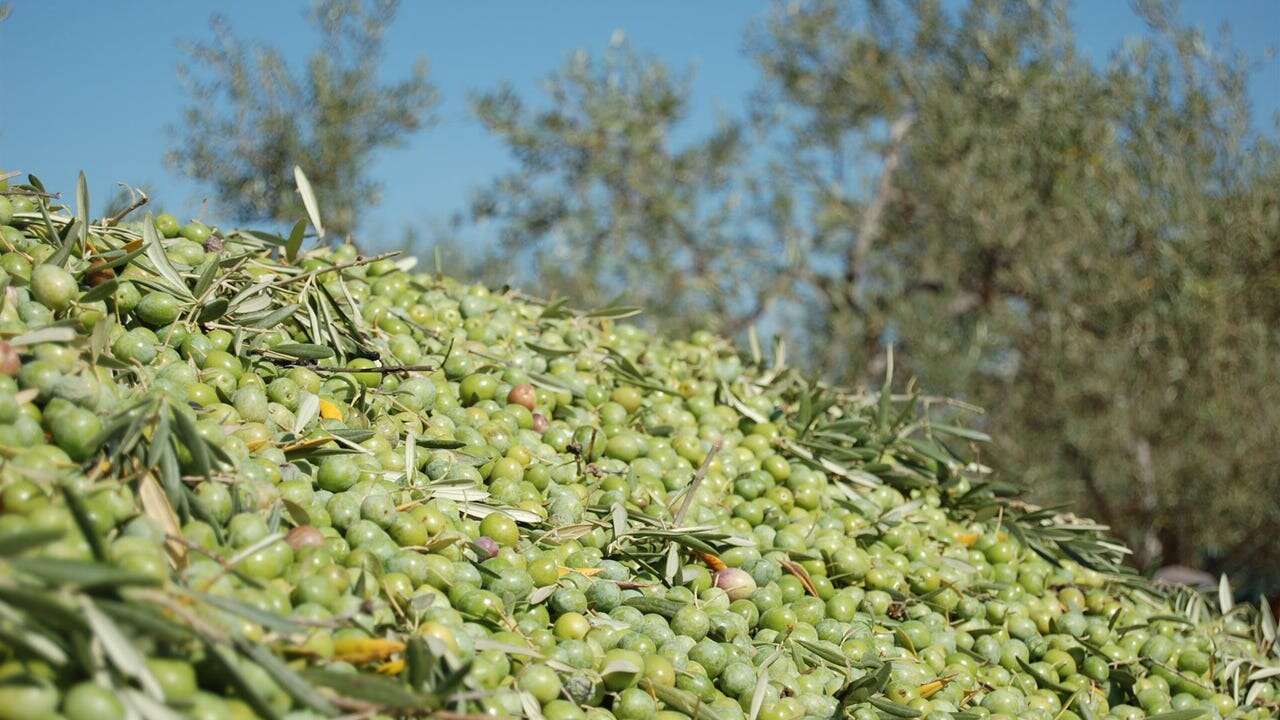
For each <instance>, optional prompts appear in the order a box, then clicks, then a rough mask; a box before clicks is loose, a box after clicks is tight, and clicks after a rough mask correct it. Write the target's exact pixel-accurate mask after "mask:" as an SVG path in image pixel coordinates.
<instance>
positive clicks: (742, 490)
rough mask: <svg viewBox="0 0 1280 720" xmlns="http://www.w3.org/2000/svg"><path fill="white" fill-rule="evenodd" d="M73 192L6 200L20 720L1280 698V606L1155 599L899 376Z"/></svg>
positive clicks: (1247, 713) (446, 717) (1, 483)
mask: <svg viewBox="0 0 1280 720" xmlns="http://www.w3.org/2000/svg"><path fill="white" fill-rule="evenodd" d="M76 195H77V202H76V203H64V202H63V201H62V200H61V199H60V197H59V196H57V195H54V194H51V193H49V192H47V191H46V190H45V188H44V187H43V186H42V185H41V184H40V183H39V181H38V180H36V179H35V178H31V179H30V182H28V183H26V184H17V183H16V182H12V181H11V183H10V184H8V185H6V186H5V187H4V189H3V190H0V252H2V253H3V254H2V256H0V288H2V289H3V290H2V295H0V720H37V719H49V720H52V719H54V718H66V719H67V720H90V719H93V720H114V719H116V718H126V717H128V718H145V719H147V720H151V719H153V718H154V719H167V718H176V717H190V718H201V719H208V720H214V719H218V720H222V719H232V718H236V719H239V718H246V719H247V718H290V719H301V718H315V717H338V716H342V717H355V718H380V717H427V716H430V717H437V718H440V719H441V720H466V719H468V718H472V717H477V716H482V715H487V716H497V717H508V716H510V717H516V716H523V717H527V718H532V719H533V720H611V719H612V718H616V719H617V720H685V719H686V718H700V719H704V720H828V719H832V718H853V719H855V720H871V719H878V718H916V717H919V718H927V719H928V720H944V719H947V718H953V719H957V720H959V719H967V718H992V719H995V718H1002V719H1003V718H1024V719H1029V720H1075V719H1076V718H1083V719H1084V720H1091V719H1099V720H1100V719H1103V718H1113V719H1116V720H1120V719H1124V720H1129V719H1134V718H1162V719H1164V720H1180V719H1182V720H1188V719H1190V718H1196V717H1204V718H1270V717H1275V716H1276V711H1277V708H1278V707H1280V651H1277V645H1276V637H1275V634H1276V632H1275V628H1276V623H1275V620H1274V618H1273V617H1272V616H1271V614H1270V612H1269V611H1268V610H1267V609H1266V608H1265V607H1261V606H1253V605H1248V604H1244V603H1242V604H1238V605H1237V604H1235V603H1234V602H1233V598H1232V593H1231V591H1230V588H1229V586H1227V584H1226V583H1225V581H1224V583H1223V587H1222V592H1220V593H1215V594H1211V595H1207V596H1206V595H1202V594H1199V593H1196V592H1194V591H1191V590H1186V589H1178V588H1167V587H1157V586H1155V585H1152V584H1151V583H1150V582H1148V581H1146V580H1144V579H1142V578H1140V577H1138V576H1136V575H1134V574H1133V573H1131V572H1129V571H1126V570H1125V569H1124V568H1123V566H1122V560H1123V555H1124V554H1125V552H1126V550H1125V548H1124V547H1123V546H1121V545H1120V544H1118V543H1117V542H1116V541H1115V540H1113V539H1110V537H1109V536H1108V535H1107V534H1106V529H1105V528H1101V527H1099V526H1097V525H1096V524H1093V523H1092V522H1090V521H1088V520H1085V519H1081V518H1078V517H1075V516H1072V515H1070V514H1068V513H1064V512H1062V511H1061V510H1050V509H1040V508H1037V507H1035V506H1032V505H1029V504H1027V503H1025V502H1023V501H1021V500H1019V499H1018V497H1017V495H1016V492H1015V491H1014V490H1013V489H1012V488H1011V487H1010V486H1009V485H1007V484H1006V483H1004V482H1001V481H1000V480H999V479H998V478H996V477H995V476H994V475H993V474H992V473H991V471H990V470H989V469H988V468H987V467H985V466H983V465H982V464H981V463H980V462H979V458H980V454H979V452H978V450H979V449H980V447H981V444H982V443H983V442H984V441H985V440H986V438H985V436H984V435H983V434H982V433H981V432H978V431H976V430H972V429H968V428H967V427H966V426H965V425H964V420H965V418H964V414H965V412H966V409H965V408H964V407H963V406H962V405H961V404H958V403H952V402H948V401H945V400H941V399H938V398H931V397H927V396H924V395H921V394H920V393H918V392H916V391H915V389H914V386H913V385H910V384H905V385H903V384H901V383H900V384H899V387H898V390H897V391H896V392H897V394H895V392H894V391H893V390H892V388H893V387H894V384H893V382H892V376H891V372H892V371H890V377H887V378H886V379H885V382H884V386H883V387H882V388H879V389H872V390H857V389H847V388H840V387H834V386H830V385H826V384H823V383H820V382H815V381H813V380H812V379H810V378H808V377H806V375H805V374H804V373H803V372H801V371H799V370H797V369H795V368H793V367H791V366H789V365H788V364H787V360H786V357H785V347H784V346H783V345H781V344H780V343H778V344H775V346H774V347H773V348H772V352H768V353H766V352H762V351H761V350H760V349H759V347H758V344H757V343H754V342H753V343H752V350H751V352H749V353H745V354H739V352H738V351H737V350H735V348H734V347H733V346H732V345H731V344H730V343H729V342H728V341H726V340H725V339H723V338H719V337H715V336H713V335H711V334H708V333H705V332H697V333H693V334H692V335H691V336H690V337H688V338H684V339H670V338H664V337H660V336H655V335H654V334H651V333H650V332H647V331H646V330H644V329H642V327H640V326H638V325H636V324H632V323H629V322H624V321H623V320H624V319H625V318H627V317H629V316H631V315H634V314H635V313H636V311H635V310H634V309H633V308H627V307H622V306H610V307H605V308H600V309H596V310H583V309H579V308H576V307H574V305H573V301H572V299H568V300H556V301H545V300H540V299H537V298H533V297H529V296H526V295H523V294H521V293H518V292H515V291H512V290H509V289H504V290H502V291H500V292H495V291H491V290H488V289H486V288H484V287H480V286H477V285H468V284H465V283H462V282H459V281H457V280H454V279H451V278H449V277H446V276H444V275H443V274H441V273H440V272H439V271H438V270H431V271H424V270H422V269H421V268H420V267H419V266H417V265H415V259H414V258H411V257H403V256H401V255H398V254H394V253H387V254H383V255H374V256H363V255H361V254H360V253H359V252H358V251H357V249H356V248H355V247H353V246H352V245H350V244H338V245H335V246H327V245H326V244H325V243H324V242H323V241H321V242H309V243H308V244H309V245H313V246H315V249H309V250H304V249H303V247H302V246H303V243H304V237H305V236H306V235H307V232H306V228H307V227H308V226H307V223H305V222H300V223H299V224H298V225H297V226H296V227H295V228H294V229H293V232H292V233H290V234H289V235H288V236H278V235H275V234H272V233H270V232H258V231H246V230H229V229H222V228H214V227H208V226H205V225H203V224H200V223H196V222H193V223H189V224H185V225H183V224H181V223H180V222H179V221H178V220H176V219H175V218H173V217H172V216H169V215H163V214H162V215H158V216H155V217H152V216H150V215H147V216H146V217H145V218H143V219H142V220H140V221H139V220H130V219H128V218H108V219H103V220H91V219H90V218H89V216H88V213H87V210H86V207H87V205H88V199H87V192H86V191H85V189H84V185H83V181H82V184H81V186H80V188H79V189H78V191H77V193H76ZM312 224H313V225H315V226H318V225H319V223H318V222H316V221H315V219H313V221H312ZM890 366H891V363H890Z"/></svg>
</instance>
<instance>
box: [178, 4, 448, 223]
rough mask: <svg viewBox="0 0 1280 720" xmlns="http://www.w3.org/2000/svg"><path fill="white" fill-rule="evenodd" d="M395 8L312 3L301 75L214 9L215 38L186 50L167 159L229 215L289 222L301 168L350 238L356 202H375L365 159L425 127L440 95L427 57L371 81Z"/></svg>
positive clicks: (296, 206) (296, 212) (294, 214)
mask: <svg viewBox="0 0 1280 720" xmlns="http://www.w3.org/2000/svg"><path fill="white" fill-rule="evenodd" d="M396 9H397V2H396V1H395V0H317V2H316V3H315V5H314V6H313V8H312V13H311V19H312V21H313V23H314V24H315V26H316V29H317V30H318V31H319V34H320V45H319V47H318V48H317V49H316V50H315V52H314V53H312V55H311V57H310V58H309V59H308V60H307V64H306V69H305V70H303V71H299V70H297V69H294V68H290V67H289V66H288V64H287V63H286V62H285V60H284V57H283V55H282V54H281V52H280V51H279V50H278V49H276V48H272V47H267V46H263V45H257V44H246V43H244V42H242V41H241V40H239V39H238V38H237V37H236V36H235V35H234V34H233V33H232V31H231V28H230V27H229V26H228V25H227V23H226V21H225V20H224V19H222V18H220V17H216V16H215V17H214V19H213V21H212V23H211V29H212V38H211V39H209V40H207V41H201V42H192V43H189V44H188V45H187V46H186V52H187V54H188V55H189V57H190V60H189V61H188V62H187V63H184V64H183V65H182V66H181V67H180V68H179V71H180V75H181V76H182V78H183V79H184V80H185V82H186V85H187V89H188V92H189V94H190V96H191V104H190V105H189V106H188V107H187V108H186V110H185V112H184V114H183V120H182V127H181V128H179V129H178V130H177V132H176V133H175V141H176V142H175V144H174V145H173V147H172V148H171V150H170V151H169V153H168V155H167V160H168V162H169V163H170V164H171V165H172V166H173V167H175V168H177V169H178V170H180V171H182V172H183V173H185V174H186V175H188V176H190V177H192V178H194V179H196V180H198V181H200V182H202V183H204V184H206V185H208V186H210V189H211V191H212V196H213V197H214V198H216V202H217V203H219V205H220V206H221V209H222V210H223V211H224V212H225V213H226V214H228V215H230V216H231V217H233V218H235V219H237V220H258V221H261V220H275V221H279V222H289V223H292V222H293V221H295V220H297V219H298V218H300V217H302V216H303V208H302V203H301V200H300V198H299V197H298V195H297V193H296V192H295V190H294V185H293V173H292V168H293V166H295V165H298V166H301V167H302V169H303V170H304V171H305V172H306V175H307V177H308V178H309V179H310V180H311V183H312V184H313V186H314V187H315V188H316V192H317V193H318V194H320V195H321V196H322V197H324V198H325V209H326V218H325V224H326V226H327V227H328V229H329V230H331V231H333V232H335V233H336V234H338V235H348V234H350V233H351V231H352V230H354V229H355V226H356V221H357V213H356V208H357V206H360V205H369V204H376V203H377V201H378V185H377V184H376V183H375V182H373V181H372V180H371V179H370V178H369V176H368V171H369V163H370V161H371V160H372V158H373V157H374V156H375V154H376V153H377V152H378V151H379V150H382V149H385V148H393V147H397V146H398V145H400V144H402V143H403V141H404V139H405V137H406V136H408V135H410V134H412V133H414V132H416V131H418V130H420V129H422V128H423V127H424V126H426V125H429V124H430V123H431V122H432V116H431V111H432V108H433V107H434V106H435V105H436V102H437V97H436V91H435V88H434V87H433V86H432V84H431V83H430V82H429V81H428V79H427V63H426V60H425V59H419V60H418V62H417V64H415V65H414V67H413V70H412V71H411V72H410V74H409V75H408V77H405V78H403V79H401V80H398V81H394V82H384V81H383V80H382V79H381V78H380V77H379V64H380V60H381V59H382V53H383V44H384V41H385V34H386V31H387V29H388V27H389V26H390V24H391V22H392V20H393V19H394V17H395V13H396Z"/></svg>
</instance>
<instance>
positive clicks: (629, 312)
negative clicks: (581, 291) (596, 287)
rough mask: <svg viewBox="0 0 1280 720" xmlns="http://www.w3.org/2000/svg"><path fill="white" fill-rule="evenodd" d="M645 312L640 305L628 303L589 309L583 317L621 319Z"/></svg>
mask: <svg viewBox="0 0 1280 720" xmlns="http://www.w3.org/2000/svg"><path fill="white" fill-rule="evenodd" d="M642 312H644V311H643V310H641V309H640V308H638V307H632V306H628V305H614V306H611V307H602V308H599V309H596V310H588V311H587V312H586V313H583V317H589V318H599V319H610V320H620V319H622V318H629V317H635V316H636V315H639V314H640V313H642Z"/></svg>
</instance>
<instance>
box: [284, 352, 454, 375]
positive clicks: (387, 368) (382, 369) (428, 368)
mask: <svg viewBox="0 0 1280 720" xmlns="http://www.w3.org/2000/svg"><path fill="white" fill-rule="evenodd" d="M277 354H278V353H277ZM291 364H292V365H293V367H300V368H306V369H307V370H311V371H313V372H318V373H329V374H331V375H340V374H342V373H398V372H435V371H436V370H439V369H440V368H439V366H437V365H378V366H375V367H367V368H353V367H327V366H324V365H316V364H314V363H291Z"/></svg>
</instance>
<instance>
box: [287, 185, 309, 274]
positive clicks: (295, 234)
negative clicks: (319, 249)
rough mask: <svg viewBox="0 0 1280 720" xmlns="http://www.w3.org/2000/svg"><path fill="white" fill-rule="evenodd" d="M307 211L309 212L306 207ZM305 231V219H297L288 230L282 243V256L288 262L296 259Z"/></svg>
mask: <svg viewBox="0 0 1280 720" xmlns="http://www.w3.org/2000/svg"><path fill="white" fill-rule="evenodd" d="M298 172H301V171H298ZM307 212H311V209H310V208H308V209H307ZM306 232H307V221H306V220H299V221H298V222H296V223H294V224H293V230H291V231H289V239H288V240H287V241H286V242H285V244H284V257H285V259H286V260H288V261H289V262H290V263H292V262H293V261H294V260H297V259H298V249H299V248H301V247H302V238H303V236H304V235H305V234H306Z"/></svg>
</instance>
